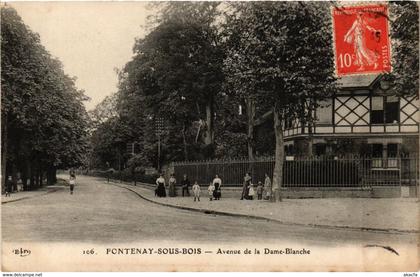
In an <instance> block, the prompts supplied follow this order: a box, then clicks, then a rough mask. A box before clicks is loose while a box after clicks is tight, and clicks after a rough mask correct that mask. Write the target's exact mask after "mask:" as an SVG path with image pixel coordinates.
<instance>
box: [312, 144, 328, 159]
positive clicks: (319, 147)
mask: <svg viewBox="0 0 420 277" xmlns="http://www.w3.org/2000/svg"><path fill="white" fill-rule="evenodd" d="M314 146H315V147H314V150H315V153H314V154H315V156H323V155H325V154H326V153H327V144H325V143H317V144H315V145H314Z"/></svg>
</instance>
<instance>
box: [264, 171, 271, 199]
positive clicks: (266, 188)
mask: <svg viewBox="0 0 420 277" xmlns="http://www.w3.org/2000/svg"><path fill="white" fill-rule="evenodd" d="M264 191H265V197H264V199H265V200H269V199H270V198H271V180H270V177H268V174H267V173H266V174H265V180H264Z"/></svg>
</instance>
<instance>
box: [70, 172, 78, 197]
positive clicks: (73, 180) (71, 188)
mask: <svg viewBox="0 0 420 277" xmlns="http://www.w3.org/2000/svg"><path fill="white" fill-rule="evenodd" d="M69 184H70V194H73V190H74V186H75V185H76V174H74V171H71V173H70V180H69Z"/></svg>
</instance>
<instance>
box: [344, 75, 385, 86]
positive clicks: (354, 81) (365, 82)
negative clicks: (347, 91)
mask: <svg viewBox="0 0 420 277" xmlns="http://www.w3.org/2000/svg"><path fill="white" fill-rule="evenodd" d="M379 75H380V74H368V75H351V76H344V77H341V78H339V79H338V80H337V82H338V86H340V87H341V88H360V87H370V86H371V85H372V84H373V83H374V82H375V81H376V80H377V78H378V77H379Z"/></svg>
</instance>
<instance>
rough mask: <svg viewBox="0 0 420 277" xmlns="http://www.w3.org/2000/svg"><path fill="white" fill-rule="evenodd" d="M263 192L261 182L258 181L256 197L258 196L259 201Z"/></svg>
mask: <svg viewBox="0 0 420 277" xmlns="http://www.w3.org/2000/svg"><path fill="white" fill-rule="evenodd" d="M263 190H264V188H263V185H262V182H261V181H259V182H258V186H257V195H258V200H261V199H262V195H263Z"/></svg>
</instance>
